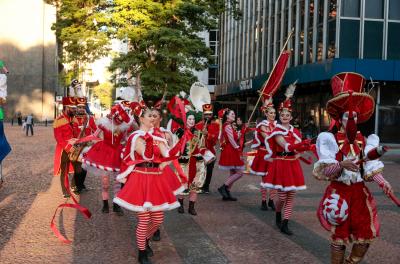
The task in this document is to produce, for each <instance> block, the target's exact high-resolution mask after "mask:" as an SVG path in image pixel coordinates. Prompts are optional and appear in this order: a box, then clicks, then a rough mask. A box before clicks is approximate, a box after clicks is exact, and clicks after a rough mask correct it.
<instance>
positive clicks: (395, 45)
mask: <svg viewBox="0 0 400 264" xmlns="http://www.w3.org/2000/svg"><path fill="white" fill-rule="evenodd" d="M399 36H400V23H389V24H388V44H387V45H388V46H387V59H388V60H400V49H399V47H400V37H399Z"/></svg>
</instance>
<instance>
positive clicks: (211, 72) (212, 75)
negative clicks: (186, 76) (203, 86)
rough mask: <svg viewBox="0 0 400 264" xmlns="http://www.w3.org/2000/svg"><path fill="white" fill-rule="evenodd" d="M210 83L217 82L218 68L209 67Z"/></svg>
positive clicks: (214, 83)
mask: <svg viewBox="0 0 400 264" xmlns="http://www.w3.org/2000/svg"><path fill="white" fill-rule="evenodd" d="M208 84H209V85H216V84H217V68H208Z"/></svg>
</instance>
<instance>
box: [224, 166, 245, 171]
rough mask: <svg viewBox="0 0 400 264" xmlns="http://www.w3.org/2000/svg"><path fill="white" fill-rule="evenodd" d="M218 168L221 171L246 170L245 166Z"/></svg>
mask: <svg viewBox="0 0 400 264" xmlns="http://www.w3.org/2000/svg"><path fill="white" fill-rule="evenodd" d="M218 168H219V169H220V170H244V165H243V166H222V165H218Z"/></svg>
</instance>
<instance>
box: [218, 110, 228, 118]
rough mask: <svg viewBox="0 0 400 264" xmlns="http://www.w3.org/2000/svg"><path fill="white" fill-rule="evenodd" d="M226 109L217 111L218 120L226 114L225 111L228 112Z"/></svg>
mask: <svg viewBox="0 0 400 264" xmlns="http://www.w3.org/2000/svg"><path fill="white" fill-rule="evenodd" d="M228 110H229V109H228V108H224V109H221V110H219V111H218V118H223V117H224V114H225V113H226V111H228Z"/></svg>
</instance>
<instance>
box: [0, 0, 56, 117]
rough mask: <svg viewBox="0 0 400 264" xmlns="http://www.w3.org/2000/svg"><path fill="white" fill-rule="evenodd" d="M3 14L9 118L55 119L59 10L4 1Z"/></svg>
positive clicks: (1, 45) (37, 2)
mask: <svg viewBox="0 0 400 264" xmlns="http://www.w3.org/2000/svg"><path fill="white" fill-rule="evenodd" d="M0 11H1V15H0V25H1V26H0V59H1V60H3V61H4V62H5V64H6V66H7V68H8V69H9V71H10V73H9V75H8V97H7V103H6V105H5V113H6V117H7V119H9V118H11V117H12V116H14V115H15V114H16V113H17V112H20V113H21V114H22V115H23V116H26V115H27V114H31V113H33V115H34V117H35V118H36V119H38V120H45V119H48V120H50V119H53V117H54V113H55V107H54V102H55V94H56V91H57V90H58V62H57V47H56V37H55V34H54V31H52V30H51V26H52V24H53V23H54V22H55V21H56V10H55V8H54V7H53V6H50V5H47V4H45V3H44V1H43V0H30V1H25V0H14V1H0ZM60 92H62V89H61V91H60ZM7 119H6V120H7Z"/></svg>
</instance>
